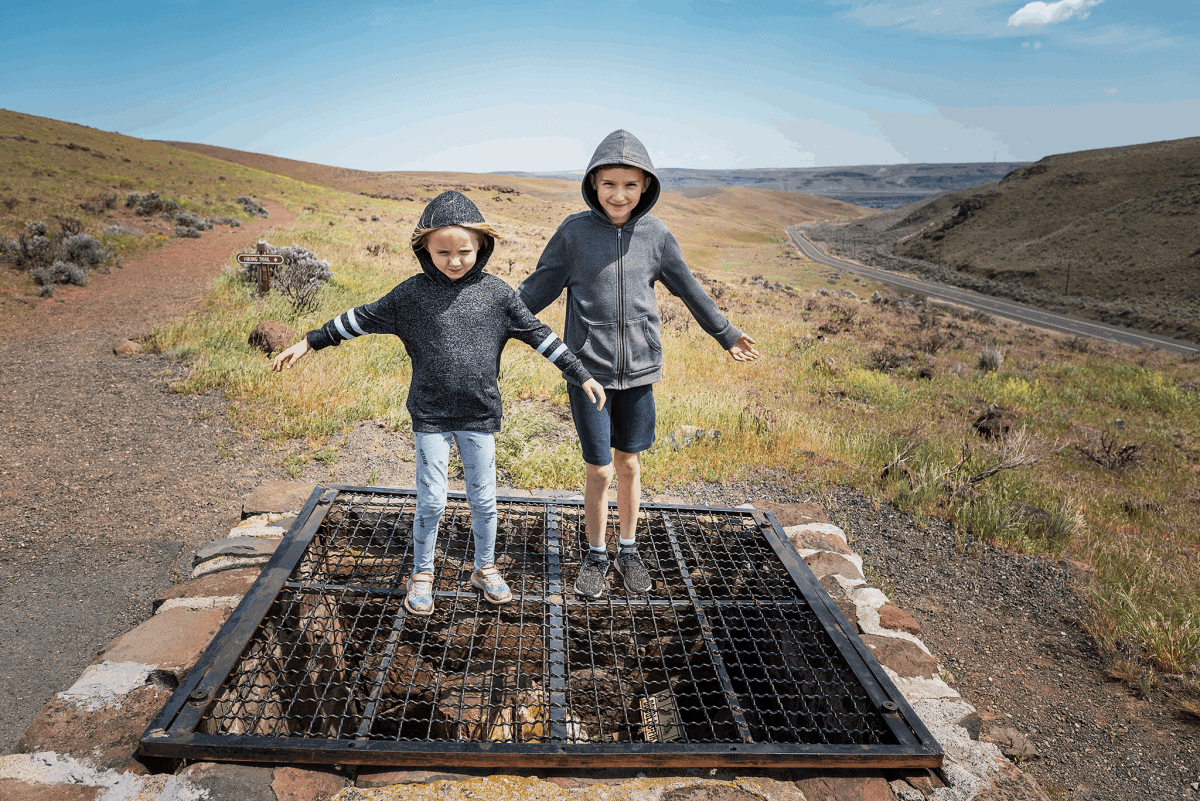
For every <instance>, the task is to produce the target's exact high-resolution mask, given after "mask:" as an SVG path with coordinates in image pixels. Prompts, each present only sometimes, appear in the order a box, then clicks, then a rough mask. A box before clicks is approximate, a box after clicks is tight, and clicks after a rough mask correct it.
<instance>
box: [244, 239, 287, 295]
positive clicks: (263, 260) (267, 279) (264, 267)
mask: <svg viewBox="0 0 1200 801" xmlns="http://www.w3.org/2000/svg"><path fill="white" fill-rule="evenodd" d="M237 260H238V264H257V265H258V294H260V295H265V294H267V293H268V292H270V291H271V265H272V264H283V256H280V255H278V254H274V253H267V243H266V242H259V243H258V252H257V253H239V254H238V257H237Z"/></svg>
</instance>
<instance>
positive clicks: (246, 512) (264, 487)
mask: <svg viewBox="0 0 1200 801" xmlns="http://www.w3.org/2000/svg"><path fill="white" fill-rule="evenodd" d="M316 488H317V485H316V484H309V483H306V482H303V481H264V482H263V483H261V484H259V485H258V486H257V487H255V489H254V491H253V492H251V493H250V495H249V496H247V498H246V500H245V501H244V502H243V503H242V517H250V516H252V515H258V514H263V513H265V512H298V511H300V510H301V509H303V508H304V504H305V503H307V502H308V497H309V496H310V495H312V494H313V490H314V489H316Z"/></svg>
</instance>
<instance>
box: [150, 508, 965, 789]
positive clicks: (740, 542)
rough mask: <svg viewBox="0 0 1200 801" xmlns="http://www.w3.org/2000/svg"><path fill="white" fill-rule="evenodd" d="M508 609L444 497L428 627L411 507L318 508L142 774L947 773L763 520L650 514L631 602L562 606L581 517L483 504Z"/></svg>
mask: <svg viewBox="0 0 1200 801" xmlns="http://www.w3.org/2000/svg"><path fill="white" fill-rule="evenodd" d="M497 507H498V518H499V519H498V521H497V523H498V525H497V530H498V534H497V542H496V555H497V563H498V564H499V565H500V566H501V568H502V570H503V572H504V574H505V577H506V579H507V580H508V582H509V584H510V586H511V587H512V590H513V596H514V598H513V601H512V602H511V603H509V604H504V605H501V606H498V607H497V606H493V605H491V604H489V603H486V602H485V601H483V600H482V599H481V594H480V593H479V591H478V590H475V589H474V588H473V587H471V586H470V584H469V581H468V577H469V575H470V570H471V568H472V565H471V564H470V562H469V561H468V560H469V559H470V558H471V556H470V555H471V553H472V548H471V536H472V535H471V526H470V510H469V508H468V505H467V503H466V500H465V498H464V497H463V495H462V494H461V493H451V498H450V500H449V502H448V504H447V508H446V513H445V515H444V517H443V519H442V525H441V532H440V536H439V545H438V551H437V554H436V556H435V567H434V570H435V574H434V575H435V584H434V590H435V599H436V608H435V611H434V613H433V615H431V616H428V617H425V616H417V615H412V614H409V613H407V612H406V610H405V608H404V604H403V598H404V580H405V578H406V577H407V575H408V573H409V572H410V570H411V564H412V562H411V553H410V551H411V539H412V538H411V526H412V516H413V513H414V510H415V493H414V492H413V491H411V490H392V489H383V488H378V487H348V486H332V487H318V488H317V490H316V491H314V493H313V494H312V496H311V497H310V498H309V500H308V502H307V503H306V505H305V507H304V509H303V510H302V511H301V513H300V515H299V516H298V518H297V520H296V522H295V524H294V525H293V526H292V528H291V530H290V531H289V532H288V534H287V536H286V537H284V539H283V541H282V542H281V544H280V546H279V548H278V549H277V550H276V551H275V554H274V556H273V557H272V558H271V560H270V561H269V562H268V563H267V565H266V566H265V567H264V569H263V571H262V574H261V576H260V577H259V579H258V580H257V581H256V582H255V584H254V586H253V587H251V589H250V591H249V592H248V593H247V594H246V596H245V598H243V600H242V602H241V604H240V605H239V606H238V607H237V608H236V609H235V610H234V611H233V613H232V614H231V616H230V617H229V619H228V620H227V621H226V622H225V624H224V625H223V627H222V628H221V631H220V632H219V633H218V635H217V636H216V638H215V639H214V640H213V642H212V643H211V644H210V645H209V646H208V648H207V649H206V650H205V651H204V653H203V654H201V656H200V659H199V661H198V663H197V665H196V666H195V667H194V668H193V669H192V670H191V672H190V673H189V674H188V676H187V677H186V679H185V680H184V681H183V682H182V683H181V684H180V686H179V688H178V689H177V690H176V691H175V693H174V694H173V695H172V696H171V698H170V699H169V700H168V702H167V704H166V705H165V706H164V707H163V709H162V711H161V712H160V713H159V714H158V715H157V716H156V717H155V719H154V720H153V721H152V722H151V724H150V726H149V728H148V729H147V730H146V732H145V734H144V735H143V737H142V740H141V750H142V752H143V753H144V754H147V755H151V756H168V757H185V758H189V759H218V760H237V761H269V762H271V761H273V762H311V763H339V764H377V765H415V764H441V765H471V766H480V767H485V766H498V765H509V766H511V765H512V764H514V762H519V763H520V764H521V765H522V766H528V767H585V766H605V765H611V764H613V760H614V759H619V760H620V764H622V765H626V766H645V767H652V766H679V767H686V766H717V765H726V766H744V767H782V766H822V767H865V766H877V767H889V768H899V767H939V766H940V765H941V763H942V751H941V748H940V746H939V745H938V744H937V742H936V741H935V740H934V738H933V736H932V735H931V734H930V733H929V731H928V730H927V729H926V728H925V726H924V725H923V724H922V723H921V721H920V719H919V718H918V717H917V715H916V714H915V712H914V711H913V710H912V708H911V707H910V706H909V705H908V703H907V702H906V701H905V700H904V698H903V696H902V695H901V694H900V692H899V691H898V690H897V689H896V687H895V686H894V685H893V683H892V682H891V681H890V680H889V679H888V677H887V675H886V673H885V672H884V670H883V668H882V667H881V666H880V665H879V663H878V662H877V661H876V659H875V658H874V656H872V654H871V652H870V651H869V649H868V648H867V647H866V646H865V644H864V643H863V642H862V640H860V639H859V638H858V636H857V635H856V633H855V631H854V629H853V628H852V627H851V626H850V625H849V623H848V622H847V621H846V619H845V618H844V617H843V616H842V614H841V612H840V611H839V610H838V608H837V606H836V604H834V602H833V601H832V599H830V598H829V596H828V594H827V593H826V592H825V591H824V589H823V588H822V587H821V586H820V584H819V583H818V582H817V581H816V579H815V578H814V576H813V575H812V573H811V571H810V570H809V569H808V567H807V565H805V564H804V562H803V561H802V560H801V559H800V558H799V556H798V554H797V553H796V552H795V550H794V549H793V548H792V546H791V544H790V543H789V542H788V539H787V537H786V535H784V533H783V531H782V529H781V528H780V526H779V522H778V521H777V520H776V518H775V517H774V515H773V514H771V513H770V512H766V511H761V510H753V509H724V508H698V507H687V506H673V505H655V504H647V505H644V506H643V507H642V512H643V514H644V518H645V520H644V526H643V525H641V524H640V525H639V540H638V541H639V551H640V552H641V554H642V555H643V558H644V559H645V560H646V563H647V566H648V568H649V569H650V573H651V576H652V578H653V579H654V587H653V588H652V590H651V591H650V592H649V593H648V594H646V595H640V596H635V595H631V594H629V593H627V592H626V591H625V590H624V588H623V586H622V585H621V581H620V576H619V575H618V574H615V573H614V574H613V575H612V576H611V577H610V590H609V593H608V596H607V597H605V598H602V599H599V600H594V601H587V600H584V599H581V598H577V597H576V596H575V595H574V594H573V592H572V591H571V590H570V587H571V585H572V584H573V582H574V580H575V576H576V575H577V572H578V569H579V564H580V557H581V553H582V549H583V548H584V547H586V536H585V532H584V521H583V508H582V502H581V501H567V500H561V499H539V498H511V497H501V498H498V499H497Z"/></svg>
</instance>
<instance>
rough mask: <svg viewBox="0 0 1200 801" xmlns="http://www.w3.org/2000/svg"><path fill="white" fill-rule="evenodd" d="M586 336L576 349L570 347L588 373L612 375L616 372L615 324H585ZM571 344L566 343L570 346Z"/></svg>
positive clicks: (616, 343) (616, 345)
mask: <svg viewBox="0 0 1200 801" xmlns="http://www.w3.org/2000/svg"><path fill="white" fill-rule="evenodd" d="M585 328H586V330H587V335H586V336H585V337H584V340H583V344H581V345H580V346H579V347H578V348H575V347H572V348H571V350H573V351H575V355H576V356H578V357H579V359H580V361H582V362H583V366H584V367H586V368H587V369H588V372H589V373H593V374H600V375H614V374H615V373H616V372H617V348H618V347H619V343H618V342H617V324H616V323H585ZM570 344H571V343H568V345H570Z"/></svg>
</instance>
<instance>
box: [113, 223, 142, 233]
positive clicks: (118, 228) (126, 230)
mask: <svg viewBox="0 0 1200 801" xmlns="http://www.w3.org/2000/svg"><path fill="white" fill-rule="evenodd" d="M104 233H106V234H112V235H113V236H142V232H141V231H139V230H138V229H136V228H126V227H125V226H123V225H121V224H120V223H113V224H112V225H110V226H108V227H107V228H105V229H104Z"/></svg>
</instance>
